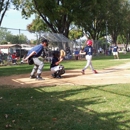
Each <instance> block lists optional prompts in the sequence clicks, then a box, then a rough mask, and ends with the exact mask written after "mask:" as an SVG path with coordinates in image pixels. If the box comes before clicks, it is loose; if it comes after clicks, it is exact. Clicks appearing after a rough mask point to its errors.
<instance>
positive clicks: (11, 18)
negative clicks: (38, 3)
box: [1, 9, 34, 39]
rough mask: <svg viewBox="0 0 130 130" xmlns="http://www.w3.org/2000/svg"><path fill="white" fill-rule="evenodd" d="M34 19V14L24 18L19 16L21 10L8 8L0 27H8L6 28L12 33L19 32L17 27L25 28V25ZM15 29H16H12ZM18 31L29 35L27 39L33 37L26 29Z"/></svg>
mask: <svg viewBox="0 0 130 130" xmlns="http://www.w3.org/2000/svg"><path fill="white" fill-rule="evenodd" d="M33 19H34V16H32V17H31V18H29V19H24V18H22V16H21V12H20V11H17V10H13V9H10V10H8V11H7V12H6V14H5V16H4V18H3V21H2V24H1V27H5V28H10V29H8V30H9V31H11V32H12V33H13V34H19V29H22V30H27V29H26V28H27V25H28V24H30V23H31V22H32V20H33ZM13 29H16V30H13ZM22 30H21V31H20V33H23V34H25V35H27V36H28V37H29V39H33V38H34V35H32V34H30V33H29V32H27V31H22Z"/></svg>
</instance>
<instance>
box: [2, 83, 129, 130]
mask: <svg viewBox="0 0 130 130" xmlns="http://www.w3.org/2000/svg"><path fill="white" fill-rule="evenodd" d="M129 93H130V85H129V84H118V85H103V86H53V87H39V88H17V89H15V88H14V89H11V88H9V87H6V86H3V87H1V88H0V98H1V100H0V104H1V107H0V130H6V129H7V128H6V127H5V126H7V127H8V129H11V130H129V128H130V109H129V108H130V95H129ZM9 125H10V126H11V127H9Z"/></svg>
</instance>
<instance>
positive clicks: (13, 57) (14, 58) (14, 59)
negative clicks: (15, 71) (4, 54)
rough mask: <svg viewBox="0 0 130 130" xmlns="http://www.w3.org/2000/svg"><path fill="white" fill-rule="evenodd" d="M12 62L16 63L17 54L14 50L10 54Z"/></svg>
mask: <svg viewBox="0 0 130 130" xmlns="http://www.w3.org/2000/svg"><path fill="white" fill-rule="evenodd" d="M12 63H13V64H17V54H16V52H14V53H13V54H12Z"/></svg>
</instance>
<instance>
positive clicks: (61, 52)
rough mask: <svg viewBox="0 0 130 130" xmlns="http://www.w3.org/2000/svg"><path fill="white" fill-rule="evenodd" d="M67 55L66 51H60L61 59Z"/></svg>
mask: <svg viewBox="0 0 130 130" xmlns="http://www.w3.org/2000/svg"><path fill="white" fill-rule="evenodd" d="M65 55H66V53H65V51H64V50H60V57H61V58H64V57H65Z"/></svg>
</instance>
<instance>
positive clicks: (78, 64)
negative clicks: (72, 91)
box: [0, 53, 130, 76]
mask: <svg viewBox="0 0 130 130" xmlns="http://www.w3.org/2000/svg"><path fill="white" fill-rule="evenodd" d="M129 58H130V53H127V54H126V55H124V54H120V60H114V59H113V56H112V55H111V56H104V55H101V56H94V57H93V60H92V63H93V66H94V68H95V69H97V70H100V69H104V68H108V67H110V66H118V65H120V64H124V63H126V62H129ZM124 59H125V60H124ZM61 64H62V65H64V67H65V69H66V70H70V69H82V68H83V67H84V66H85V65H86V60H85V59H82V60H78V61H76V60H64V61H63V62H62V63H61ZM32 68H33V65H28V64H22V65H13V66H1V67H0V76H9V75H14V74H25V73H30V72H31V70H32ZM44 71H50V63H45V65H44Z"/></svg>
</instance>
